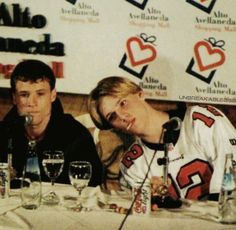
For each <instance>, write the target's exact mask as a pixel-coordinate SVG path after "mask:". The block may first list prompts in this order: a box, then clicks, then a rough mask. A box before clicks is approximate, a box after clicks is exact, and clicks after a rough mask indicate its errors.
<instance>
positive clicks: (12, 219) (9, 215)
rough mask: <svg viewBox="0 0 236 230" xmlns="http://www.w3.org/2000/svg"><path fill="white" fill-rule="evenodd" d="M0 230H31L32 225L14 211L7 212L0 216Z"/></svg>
mask: <svg viewBox="0 0 236 230" xmlns="http://www.w3.org/2000/svg"><path fill="white" fill-rule="evenodd" d="M0 223H1V224H0V230H6V229H7V230H17V229H25V230H28V229H31V228H32V226H31V224H30V223H29V222H28V221H26V220H25V219H24V218H23V217H21V216H20V215H19V214H16V213H15V212H14V211H9V212H6V213H5V214H4V215H1V216H0Z"/></svg>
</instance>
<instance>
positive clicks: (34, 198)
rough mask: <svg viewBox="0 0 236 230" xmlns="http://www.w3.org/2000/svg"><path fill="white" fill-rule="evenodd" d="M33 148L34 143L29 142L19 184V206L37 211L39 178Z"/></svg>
mask: <svg viewBox="0 0 236 230" xmlns="http://www.w3.org/2000/svg"><path fill="white" fill-rule="evenodd" d="M35 147H36V142H35V141H29V144H28V152H27V157H26V164H25V167H24V171H23V180H22V183H21V204H22V207H24V208H26V209H37V208H38V207H39V206H40V204H41V197H42V187H41V176H40V168H39V161H38V156H37V153H36V150H35Z"/></svg>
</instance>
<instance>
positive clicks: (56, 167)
mask: <svg viewBox="0 0 236 230" xmlns="http://www.w3.org/2000/svg"><path fill="white" fill-rule="evenodd" d="M42 165H43V168H44V171H45V173H46V175H47V176H48V177H49V179H50V180H51V185H52V186H51V187H52V189H51V191H50V192H49V193H48V194H46V195H44V196H43V203H44V204H48V205H55V204H58V203H59V202H60V198H59V196H58V195H57V194H56V193H55V191H54V187H53V186H54V183H55V181H56V179H57V177H58V176H59V175H60V174H61V172H62V169H63V166H64V153H63V152H62V151H57V150H54V151H52V150H47V151H44V152H43V160H42Z"/></svg>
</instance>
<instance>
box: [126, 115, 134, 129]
mask: <svg viewBox="0 0 236 230" xmlns="http://www.w3.org/2000/svg"><path fill="white" fill-rule="evenodd" d="M134 122H135V118H133V119H132V120H131V121H130V122H129V123H128V125H127V127H126V131H129V130H130V128H131V127H132V126H133V124H134Z"/></svg>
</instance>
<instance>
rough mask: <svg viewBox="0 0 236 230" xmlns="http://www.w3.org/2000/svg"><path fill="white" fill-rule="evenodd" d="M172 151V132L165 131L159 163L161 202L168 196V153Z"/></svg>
mask: <svg viewBox="0 0 236 230" xmlns="http://www.w3.org/2000/svg"><path fill="white" fill-rule="evenodd" d="M172 149H173V143H172V131H166V132H165V135H164V157H163V158H162V161H161V164H162V165H163V185H162V186H161V187H160V189H159V192H160V194H161V196H162V200H163V201H164V199H165V197H167V196H168V174H169V151H170V150H172Z"/></svg>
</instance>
